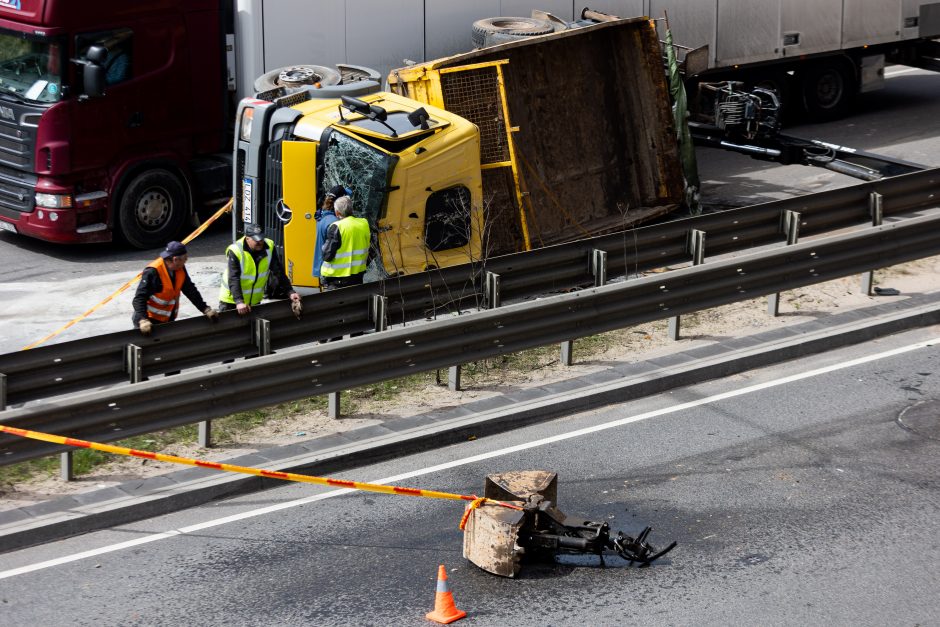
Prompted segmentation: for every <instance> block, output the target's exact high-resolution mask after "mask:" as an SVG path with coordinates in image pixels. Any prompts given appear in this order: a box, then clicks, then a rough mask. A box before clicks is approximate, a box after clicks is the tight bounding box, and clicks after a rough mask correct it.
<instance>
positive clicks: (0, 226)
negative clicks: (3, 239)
mask: <svg viewBox="0 0 940 627" xmlns="http://www.w3.org/2000/svg"><path fill="white" fill-rule="evenodd" d="M0 231H9V232H10V233H16V225H15V224H10V223H9V222H5V221H3V220H0Z"/></svg>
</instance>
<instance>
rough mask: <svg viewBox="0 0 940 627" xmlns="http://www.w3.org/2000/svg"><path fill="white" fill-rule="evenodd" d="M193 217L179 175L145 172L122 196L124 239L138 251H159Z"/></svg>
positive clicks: (119, 214) (121, 212) (119, 219)
mask: <svg viewBox="0 0 940 627" xmlns="http://www.w3.org/2000/svg"><path fill="white" fill-rule="evenodd" d="M188 215H189V195H188V194H187V193H186V187H185V185H184V183H183V182H182V181H181V180H180V179H179V177H178V176H176V175H174V174H173V173H171V172H169V171H167V170H161V169H153V170H146V171H144V172H141V173H140V174H138V175H137V176H135V177H134V178H133V179H131V182H130V183H129V184H128V185H127V187H126V188H124V192H123V194H121V199H120V204H119V213H118V224H119V226H120V233H121V236H122V237H123V238H124V240H125V241H127V243H128V244H130V245H131V246H133V247H135V248H156V247H158V246H163V245H165V244H166V243H167V242H168V241H170V240H172V239H173V238H174V237H176V236H177V235H178V234H179V232H180V229H181V228H182V227H183V223H184V222H185V221H186V217H187V216H188Z"/></svg>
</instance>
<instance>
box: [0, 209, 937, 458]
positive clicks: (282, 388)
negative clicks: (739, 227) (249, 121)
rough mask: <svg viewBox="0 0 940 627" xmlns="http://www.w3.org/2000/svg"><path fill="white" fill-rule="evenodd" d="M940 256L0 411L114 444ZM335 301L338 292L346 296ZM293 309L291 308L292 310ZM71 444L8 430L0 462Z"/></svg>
mask: <svg viewBox="0 0 940 627" xmlns="http://www.w3.org/2000/svg"><path fill="white" fill-rule="evenodd" d="M936 254H940V217H937V216H923V217H918V218H912V219H909V220H903V221H898V222H894V223H891V224H887V225H884V226H880V227H872V228H870V229H865V230H864V231H860V232H855V233H850V234H845V235H838V236H833V237H829V238H825V239H820V240H816V241H810V242H804V243H802V244H794V245H792V246H786V247H782V248H779V249H774V250H771V251H764V252H755V253H750V254H746V255H742V256H739V257H735V258H729V259H724V260H720V261H715V262H712V263H707V264H703V265H698V266H694V267H688V268H682V269H679V270H674V271H672V272H668V273H664V274H660V275H655V276H648V277H644V278H640V279H636V280H632V281H627V282H622V283H616V284H610V285H605V286H602V287H596V288H590V289H585V290H582V291H577V292H572V293H568V294H562V295H557V296H551V297H548V298H544V299H541V300H538V301H533V302H525V303H517V304H514V305H507V306H504V307H499V308H496V309H491V310H487V311H480V312H476V313H472V314H468V315H466V316H459V317H454V318H451V319H446V320H440V321H437V322H434V323H433V324H424V325H415V326H412V327H403V328H396V329H390V330H387V331H384V332H381V333H374V334H370V335H365V336H361V337H357V338H352V339H350V340H348V341H344V342H334V343H329V344H323V345H315V346H311V347H299V348H295V349H288V350H285V351H283V352H280V353H277V354H274V355H268V356H261V357H258V358H256V359H251V360H245V361H238V362H235V363H231V364H222V365H218V366H213V367H210V368H207V369H204V370H198V371H194V372H190V373H188V375H187V376H186V377H175V376H171V377H164V378H160V379H155V380H152V381H146V382H142V383H137V384H127V385H121V386H117V387H114V388H111V389H109V390H108V393H107V394H106V395H103V394H101V393H100V392H86V393H80V394H74V395H70V396H66V397H62V398H60V399H57V400H56V401H55V402H52V403H46V404H36V405H33V406H27V407H23V408H20V409H11V410H7V411H5V412H2V413H0V420H2V422H3V423H4V424H7V425H9V426H15V427H22V428H28V429H34V430H38V431H46V432H50V433H57V434H62V435H69V436H72V437H78V438H83V439H88V440H95V441H102V442H108V441H114V440H118V439H122V438H125V437H129V436H131V435H137V434H142V433H149V432H152V431H155V430H159V429H164V428H169V427H175V426H179V425H184V424H191V423H193V422H199V421H203V420H210V419H213V418H217V417H220V416H225V415H228V414H231V413H233V412H238V411H244V410H248V409H253V408H257V407H263V406H267V405H272V404H275V403H280V402H286V401H289V400H296V399H299V398H305V397H309V396H314V395H321V394H327V393H330V392H335V391H339V390H342V389H348V388H351V387H355V386H360V385H366V384H370V383H374V382H377V381H383V380H388V379H392V378H396V377H400V376H404V375H407V374H411V373H415V372H422V371H427V370H433V369H436V368H443V367H448V366H453V365H457V364H461V363H467V362H470V361H475V360H480V359H485V358H489V357H494V356H497V355H502V354H506V353H511V352H516V351H520V350H524V349H528V348H533V347H537V346H544V345H549V344H554V343H558V342H562V341H566V340H570V339H572V338H578V337H584V336H588V335H594V334H597V333H602V332H605V331H611V330H614V329H619V328H624V327H627V326H631V325H635V324H640V323H644V322H650V321H653V320H660V319H663V318H665V317H669V316H675V315H681V314H685V313H689V312H693V311H697V310H701V309H705V308H709V307H715V306H718V305H723V304H727V303H731V302H736V301H740V300H745V299H749V298H755V297H758V296H763V295H767V294H771V293H774V292H780V291H784V290H789V289H794V288H798V287H802V286H805V285H810V284H813V283H820V282H823V281H828V280H831V279H835V278H838V277H842V276H848V275H851V274H856V273H860V272H864V271H867V270H870V269H871V268H874V267H886V266H891V265H894V264H898V263H903V262H905V261H910V260H913V259H919V258H923V257H928V256H931V255H936ZM327 296H331V297H335V298H339V297H340V295H339V294H338V293H333V294H328V295H327ZM285 308H286V305H285ZM62 448H63V447H60V446H56V445H51V444H46V443H43V442H36V441H32V440H26V439H22V438H16V437H14V436H9V435H5V434H0V465H5V464H11V463H16V462H20V461H24V460H27V459H31V458H35V457H41V456H43V455H48V454H51V453H54V452H57V451H60V450H62Z"/></svg>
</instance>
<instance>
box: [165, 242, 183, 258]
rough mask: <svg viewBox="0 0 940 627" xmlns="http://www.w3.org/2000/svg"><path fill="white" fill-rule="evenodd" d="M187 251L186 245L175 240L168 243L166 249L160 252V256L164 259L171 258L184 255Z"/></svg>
mask: <svg viewBox="0 0 940 627" xmlns="http://www.w3.org/2000/svg"><path fill="white" fill-rule="evenodd" d="M186 252H187V251H186V246H185V245H183V244H181V243H180V242H176V241H173V242H170V243H169V244H167V245H166V249H165V250H164V251H162V252H161V253H160V256H161V257H163V258H164V259H169V258H170V257H182V256H183V255H185V254H186Z"/></svg>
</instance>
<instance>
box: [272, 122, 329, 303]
mask: <svg viewBox="0 0 940 627" xmlns="http://www.w3.org/2000/svg"><path fill="white" fill-rule="evenodd" d="M317 146H319V143H318V142H310V141H285V142H282V144H281V159H282V161H281V176H282V181H283V193H284V197H283V198H282V199H280V200H278V201H277V210H276V213H277V216H276V218H277V219H278V220H280V221H281V222H284V269H285V270H286V272H287V278H288V279H290V282H291V284H292V285H294V286H295V287H297V286H300V287H319V285H320V284H319V280H318V279H317V278H316V277H315V276H313V256H314V252H315V251H316V247H317V246H319V245H320V242H318V241H317V221H316V219H315V218H314V216H315V215H316V212H317V173H316V169H317V168H316V165H317Z"/></svg>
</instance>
